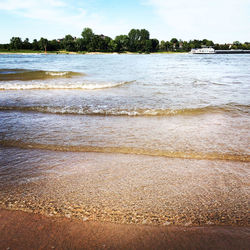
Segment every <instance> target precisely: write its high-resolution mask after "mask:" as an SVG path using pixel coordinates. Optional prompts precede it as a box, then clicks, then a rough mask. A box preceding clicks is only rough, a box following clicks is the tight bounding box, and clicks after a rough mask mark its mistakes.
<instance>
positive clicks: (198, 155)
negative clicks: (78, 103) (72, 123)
mask: <svg viewBox="0 0 250 250" xmlns="http://www.w3.org/2000/svg"><path fill="white" fill-rule="evenodd" d="M0 145H1V146H3V147H17V148H22V149H40V150H51V151H62V152H94V153H119V154H134V155H147V156H160V157H168V158H181V159H197V160H228V161H241V162H250V156H249V155H240V154H227V153H226V154H223V153H217V152H211V153H203V152H180V151H176V152H175V151H166V150H152V149H145V148H132V147H98V146H70V145H55V144H41V143H29V142H23V141H20V140H0Z"/></svg>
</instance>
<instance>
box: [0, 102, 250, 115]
mask: <svg viewBox="0 0 250 250" xmlns="http://www.w3.org/2000/svg"><path fill="white" fill-rule="evenodd" d="M0 111H20V112H39V113H47V114H58V115H60V114H61V115H67V114H69V115H95V116H98V115H99V116H177V115H190V116H191V115H201V114H206V113H237V114H243V115H245V114H249V112H250V107H249V105H239V104H236V105H233V104H230V105H223V106H208V107H202V108H184V109H119V108H109V109H107V108H106V109H104V108H98V107H97V108H89V107H53V106H0Z"/></svg>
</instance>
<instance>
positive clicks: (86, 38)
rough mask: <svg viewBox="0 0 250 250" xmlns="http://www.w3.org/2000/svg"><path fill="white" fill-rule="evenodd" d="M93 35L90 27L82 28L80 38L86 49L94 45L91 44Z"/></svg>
mask: <svg viewBox="0 0 250 250" xmlns="http://www.w3.org/2000/svg"><path fill="white" fill-rule="evenodd" d="M94 37H95V34H94V33H93V31H92V29H90V28H84V30H83V32H82V39H83V43H84V44H85V46H86V49H87V50H88V51H90V50H91V48H93V47H94V44H91V43H92V42H93V40H94ZM94 43H95V42H94Z"/></svg>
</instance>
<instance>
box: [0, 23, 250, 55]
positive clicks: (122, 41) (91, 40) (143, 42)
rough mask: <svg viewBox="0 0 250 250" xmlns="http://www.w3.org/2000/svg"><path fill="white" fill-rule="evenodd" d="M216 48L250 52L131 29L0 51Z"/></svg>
mask: <svg viewBox="0 0 250 250" xmlns="http://www.w3.org/2000/svg"><path fill="white" fill-rule="evenodd" d="M202 47H213V48H214V49H216V50H217V49H222V50H229V49H245V50H250V43H248V42H245V43H243V44H242V43H240V42H238V41H236V42H233V43H232V44H214V43H213V41H211V40H207V39H203V40H190V41H188V42H187V41H182V40H180V39H179V40H178V39H177V38H172V39H171V40H170V41H161V42H159V41H158V40H157V39H151V38H150V34H149V31H147V30H146V29H141V30H140V29H131V30H130V32H129V33H128V35H119V36H116V37H115V39H112V38H110V37H108V36H105V35H96V34H94V33H93V31H92V30H91V29H90V28H85V29H84V30H83V31H82V34H81V37H80V38H76V37H73V36H71V35H66V36H65V37H64V38H62V39H57V40H56V39H54V40H48V39H46V38H43V37H42V38H40V40H37V39H34V40H33V42H30V41H29V39H28V38H26V39H25V40H24V41H22V39H21V38H20V37H12V38H11V39H10V43H8V44H0V49H2V50H3V49H4V50H34V51H41V50H43V51H60V50H66V51H72V52H83V51H87V52H118V53H121V52H126V51H129V52H139V53H150V52H158V51H162V52H164V51H166V52H167V51H169V52H171V51H173V52H174V51H176V52H188V51H190V50H191V49H193V48H202Z"/></svg>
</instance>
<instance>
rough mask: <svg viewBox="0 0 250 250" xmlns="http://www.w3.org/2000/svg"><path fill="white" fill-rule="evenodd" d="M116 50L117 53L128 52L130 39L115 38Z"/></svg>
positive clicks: (125, 36)
mask: <svg viewBox="0 0 250 250" xmlns="http://www.w3.org/2000/svg"><path fill="white" fill-rule="evenodd" d="M115 43H116V48H115V51H117V52H123V51H126V50H128V46H129V37H128V36H127V35H120V36H116V38H115Z"/></svg>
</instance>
